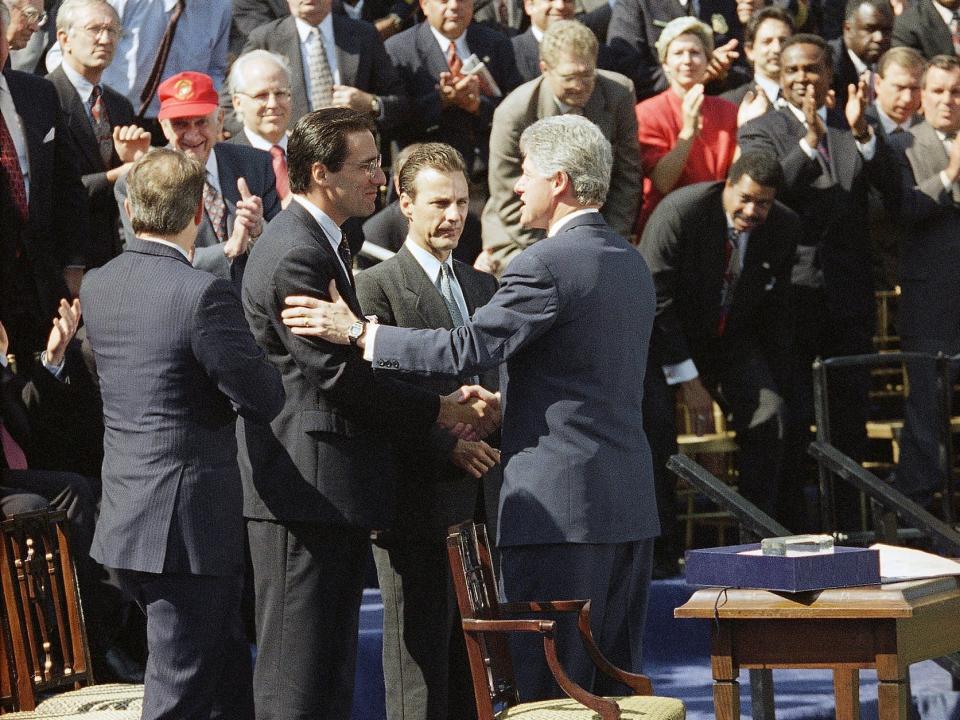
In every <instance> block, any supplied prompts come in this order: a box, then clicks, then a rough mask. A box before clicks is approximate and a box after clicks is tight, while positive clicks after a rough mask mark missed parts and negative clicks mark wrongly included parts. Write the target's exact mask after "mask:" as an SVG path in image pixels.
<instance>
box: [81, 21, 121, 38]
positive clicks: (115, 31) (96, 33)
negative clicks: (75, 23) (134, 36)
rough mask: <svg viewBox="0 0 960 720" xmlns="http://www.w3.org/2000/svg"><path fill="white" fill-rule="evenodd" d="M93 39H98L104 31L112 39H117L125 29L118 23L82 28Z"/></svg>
mask: <svg viewBox="0 0 960 720" xmlns="http://www.w3.org/2000/svg"><path fill="white" fill-rule="evenodd" d="M80 29H81V30H82V31H83V32H84V34H85V35H87V36H88V37H89V38H90V39H91V40H97V39H99V37H100V36H101V35H103V34H104V33H106V34H107V37H108V38H109V39H110V40H116V39H117V38H118V37H120V36H121V35H122V34H123V30H122V29H121V28H119V27H117V26H116V25H96V26H94V27H82V28H80Z"/></svg>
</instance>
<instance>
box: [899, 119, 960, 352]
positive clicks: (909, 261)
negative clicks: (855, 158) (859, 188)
mask: <svg viewBox="0 0 960 720" xmlns="http://www.w3.org/2000/svg"><path fill="white" fill-rule="evenodd" d="M892 142H893V144H894V148H895V150H896V153H897V157H898V159H899V161H900V170H901V191H902V196H901V197H902V200H901V206H900V214H901V220H902V222H903V224H904V226H905V227H906V228H908V229H909V232H906V233H904V234H903V242H902V244H901V246H900V283H901V287H902V289H903V295H902V296H901V298H900V305H899V308H898V311H897V322H898V325H899V329H900V334H901V335H903V336H909V337H910V339H911V342H913V343H916V342H917V340H918V339H921V338H926V339H927V341H928V342H931V343H932V345H931V346H930V347H929V349H930V350H931V351H932V350H943V351H945V352H948V353H956V352H960V347H956V346H957V344H958V342H960V191H957V189H956V187H954V188H953V190H952V192H951V191H947V190H946V189H945V188H944V187H943V183H942V182H941V180H940V176H939V175H940V171H941V170H944V169H945V168H946V167H947V152H946V150H945V149H944V147H943V143H942V142H941V141H940V138H939V137H937V134H936V132H935V131H934V129H933V128H932V127H931V126H930V125H928V124H927V123H926V122H921V123H920V124H919V125H914V126H913V127H912V128H910V130H909V132H906V133H900V134H898V135H897V136H896V137H895V138H894V139H893V141H892ZM912 347H914V348H918V347H919V346H918V345H916V344H914V345H913V346H912Z"/></svg>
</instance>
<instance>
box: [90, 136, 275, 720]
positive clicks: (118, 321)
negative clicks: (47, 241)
mask: <svg viewBox="0 0 960 720" xmlns="http://www.w3.org/2000/svg"><path fill="white" fill-rule="evenodd" d="M127 178H128V194H127V197H126V201H125V206H126V211H127V213H128V215H129V216H130V218H131V221H132V225H133V229H134V232H135V233H136V238H135V239H134V240H133V241H131V242H129V243H128V244H127V248H126V251H125V252H124V253H123V254H121V255H120V256H119V257H117V258H114V259H113V260H111V261H110V262H109V263H107V264H106V265H104V266H103V267H101V268H98V269H96V270H93V271H91V272H90V273H89V274H88V275H87V276H86V278H85V279H84V284H83V289H82V292H81V301H82V303H83V307H84V309H85V316H86V327H87V336H88V338H89V341H90V344H91V347H92V348H93V352H94V357H95V359H96V363H97V374H98V376H99V378H100V388H101V392H102V395H103V413H104V441H103V444H104V461H103V501H102V505H101V513H100V520H99V522H98V523H97V529H96V534H95V536H94V540H93V549H92V550H91V555H92V556H93V557H94V558H96V559H97V560H98V561H100V562H101V563H102V564H104V565H105V566H108V567H112V568H115V569H117V571H118V575H119V577H120V579H121V582H122V584H123V585H124V586H125V589H126V590H127V591H128V592H129V593H130V594H131V595H132V596H133V597H134V598H135V599H136V600H137V602H138V603H139V604H140V606H141V607H142V608H143V609H144V611H145V612H146V614H147V643H148V648H149V658H148V661H147V671H146V680H145V685H146V688H145V695H144V708H143V719H144V720H161V719H163V720H168V719H169V720H174V719H175V720H188V719H190V720H193V719H196V720H200V719H201V718H204V719H206V718H209V717H211V711H212V710H219V711H220V712H221V713H222V717H225V718H231V719H234V718H236V719H238V720H243V719H245V718H250V719H251V720H252V717H253V704H252V693H251V685H250V682H251V678H250V655H249V652H248V651H247V649H246V646H245V644H244V643H243V636H242V633H241V632H240V626H239V603H240V591H241V586H242V575H243V543H242V537H243V514H242V504H243V498H242V491H241V486H240V471H239V468H238V467H237V460H236V456H237V444H236V438H235V434H234V431H235V422H234V421H235V420H236V416H237V414H238V413H239V414H240V415H242V416H243V417H246V418H250V419H253V420H255V421H257V422H263V423H265V422H269V421H270V420H271V419H272V418H273V417H274V416H276V414H277V413H278V412H279V411H280V408H281V407H282V405H283V400H284V392H283V387H282V385H281V383H280V375H279V373H278V372H277V370H276V369H275V368H274V367H273V366H272V365H270V364H269V363H268V362H267V361H266V359H265V357H264V354H263V351H262V350H260V348H258V347H257V345H256V343H255V342H254V339H253V336H252V335H251V334H250V331H249V329H248V328H247V324H246V322H245V321H244V318H243V311H242V309H241V307H240V302H239V299H238V298H237V296H236V294H235V293H234V291H233V290H232V287H231V285H230V282H229V281H228V280H225V279H218V278H216V277H215V276H213V275H211V274H210V273H207V272H204V271H202V270H198V269H195V268H193V267H192V266H191V264H190V260H191V257H192V255H193V250H194V242H195V239H196V235H197V226H198V224H199V223H200V220H201V217H202V215H203V204H202V201H201V196H202V192H203V183H204V170H203V166H202V165H201V164H200V163H199V162H197V161H196V160H194V159H191V158H189V157H187V156H186V155H184V154H182V153H180V152H178V151H175V150H168V149H163V150H154V151H153V152H151V153H148V154H147V155H146V156H144V157H143V158H142V159H141V160H140V161H138V162H137V163H136V164H135V165H134V167H133V168H132V169H131V170H130V173H129V175H128V176H127Z"/></svg>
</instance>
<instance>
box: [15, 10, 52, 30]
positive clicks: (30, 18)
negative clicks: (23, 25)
mask: <svg viewBox="0 0 960 720" xmlns="http://www.w3.org/2000/svg"><path fill="white" fill-rule="evenodd" d="M13 8H14V9H15V10H17V11H18V12H19V13H20V14H21V15H23V18H24V20H26V21H27V22H28V23H35V24H36V26H37V27H38V28H41V27H43V26H44V25H46V24H47V14H46V13H45V12H44V11H43V10H37V9H36V8H35V7H20V6H19V5H14V6H13Z"/></svg>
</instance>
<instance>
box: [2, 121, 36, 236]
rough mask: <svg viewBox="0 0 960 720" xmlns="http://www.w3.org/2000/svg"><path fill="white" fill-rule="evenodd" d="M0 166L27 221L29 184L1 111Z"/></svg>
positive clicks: (18, 210)
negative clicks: (24, 176) (26, 181)
mask: <svg viewBox="0 0 960 720" xmlns="http://www.w3.org/2000/svg"><path fill="white" fill-rule="evenodd" d="M0 168H3V170H4V175H6V178H7V191H8V192H9V194H10V197H11V198H12V199H13V206H14V207H15V208H16V210H17V214H18V215H19V216H20V220H22V221H23V222H26V220H27V217H28V216H29V214H30V206H29V205H28V204H27V186H26V185H25V184H24V182H23V173H22V172H21V170H20V159H19V158H18V157H17V146H16V145H14V143H13V135H11V134H10V130H9V128H7V123H6V121H5V120H4V119H3V113H0Z"/></svg>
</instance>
